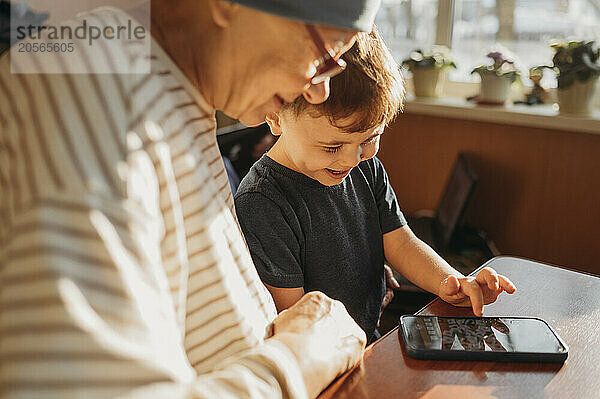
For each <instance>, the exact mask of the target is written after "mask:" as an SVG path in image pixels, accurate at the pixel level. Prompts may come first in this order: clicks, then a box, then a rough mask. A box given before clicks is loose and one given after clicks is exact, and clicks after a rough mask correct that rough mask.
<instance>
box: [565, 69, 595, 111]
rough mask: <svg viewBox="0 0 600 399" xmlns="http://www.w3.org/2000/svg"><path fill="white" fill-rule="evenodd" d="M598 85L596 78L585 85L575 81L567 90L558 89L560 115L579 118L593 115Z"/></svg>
mask: <svg viewBox="0 0 600 399" xmlns="http://www.w3.org/2000/svg"><path fill="white" fill-rule="evenodd" d="M597 83H598V77H597V76H596V77H595V78H591V79H589V80H587V81H586V82H583V83H582V82H580V81H578V80H575V81H574V82H573V84H571V86H569V87H567V88H566V89H557V91H556V92H557V96H558V105H559V109H560V113H561V114H567V115H579V116H588V115H591V114H592V110H593V106H594V94H596V86H597Z"/></svg>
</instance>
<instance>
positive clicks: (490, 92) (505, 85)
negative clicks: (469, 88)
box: [478, 73, 512, 104]
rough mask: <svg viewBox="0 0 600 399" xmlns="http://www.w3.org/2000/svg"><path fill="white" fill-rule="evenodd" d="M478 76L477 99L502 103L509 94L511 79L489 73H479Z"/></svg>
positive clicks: (484, 101)
mask: <svg viewBox="0 0 600 399" xmlns="http://www.w3.org/2000/svg"><path fill="white" fill-rule="evenodd" d="M479 76H481V86H480V93H479V98H478V101H479V102H482V103H490V104H504V103H505V102H506V100H507V99H508V96H509V95H510V88H511V86H512V82H511V80H510V79H509V78H506V77H502V76H497V75H495V74H491V73H480V74H479Z"/></svg>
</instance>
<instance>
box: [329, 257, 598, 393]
mask: <svg viewBox="0 0 600 399" xmlns="http://www.w3.org/2000/svg"><path fill="white" fill-rule="evenodd" d="M484 266H491V267H493V268H494V269H495V270H496V271H498V273H500V274H504V275H506V276H508V277H509V278H510V279H511V280H512V281H513V282H514V283H515V285H516V286H517V292H516V293H515V294H513V295H508V294H506V293H503V294H502V295H501V296H500V297H499V298H498V300H497V301H496V302H495V303H493V304H491V305H488V306H486V307H485V309H484V315H485V316H536V317H541V318H542V319H544V320H546V321H547V322H548V323H549V324H550V325H551V326H552V327H553V328H554V329H555V331H556V332H557V333H558V334H559V335H560V336H561V337H562V338H563V339H564V341H565V342H566V344H567V345H568V346H569V357H568V359H567V361H566V362H565V363H564V364H527V363H494V362H455V361H425V360H414V359H412V358H410V357H408V356H406V354H405V353H404V349H403V346H402V339H401V337H400V335H399V333H398V328H395V329H393V330H392V331H390V332H389V333H388V334H386V335H385V336H384V337H382V338H381V339H379V340H378V341H377V342H375V343H374V344H373V345H372V346H371V347H370V348H368V349H367V351H366V353H365V359H364V364H363V365H362V366H361V367H360V368H357V369H355V370H353V371H351V372H349V373H347V374H346V375H344V376H342V377H341V378H339V379H338V380H337V381H335V382H334V383H332V385H331V386H329V388H328V389H327V390H325V392H323V394H322V395H321V397H322V398H333V397H335V398H338V397H340V398H424V399H432V398H460V399H475V398H526V399H529V398H574V399H580V398H581V399H583V398H585V399H588V398H600V278H599V277H596V276H592V275H588V274H583V273H579V272H575V271H571V270H567V269H563V268H559V267H556V266H550V265H545V264H541V263H538V262H533V261H530V260H525V259H520V258H513V257H497V258H494V259H492V260H490V261H489V262H488V263H487V264H486V265H484ZM418 314H424V315H456V316H459V315H465V316H466V315H470V316H472V315H473V314H472V313H471V312H470V310H467V309H464V308H456V307H453V306H451V305H448V304H446V303H445V302H443V301H441V300H440V299H436V300H434V301H433V302H431V303H430V304H429V305H427V306H426V307H425V308H423V309H422V310H421V311H419V312H418Z"/></svg>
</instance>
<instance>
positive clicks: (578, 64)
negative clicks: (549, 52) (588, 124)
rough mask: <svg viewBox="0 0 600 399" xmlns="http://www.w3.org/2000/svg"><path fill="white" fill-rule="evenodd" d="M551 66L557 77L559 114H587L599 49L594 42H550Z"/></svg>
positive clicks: (599, 71)
mask: <svg viewBox="0 0 600 399" xmlns="http://www.w3.org/2000/svg"><path fill="white" fill-rule="evenodd" d="M551 47H552V48H553V49H554V57H553V58H552V63H553V65H552V66H544V67H546V68H550V69H552V70H553V71H554V72H555V73H556V75H557V80H558V90H557V97H558V105H559V109H560V113H561V114H573V115H590V114H591V113H592V105H593V98H594V94H595V91H596V84H597V83H598V77H599V76H600V65H599V64H598V59H599V58H600V49H597V48H596V49H595V48H594V42H593V41H590V42H584V41H571V42H568V43H564V42H563V43H554V44H552V45H551Z"/></svg>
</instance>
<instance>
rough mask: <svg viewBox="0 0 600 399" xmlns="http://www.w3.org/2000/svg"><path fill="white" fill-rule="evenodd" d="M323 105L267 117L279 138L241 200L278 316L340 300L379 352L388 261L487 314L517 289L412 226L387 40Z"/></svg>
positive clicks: (377, 41) (399, 92)
mask: <svg viewBox="0 0 600 399" xmlns="http://www.w3.org/2000/svg"><path fill="white" fill-rule="evenodd" d="M343 58H344V60H345V61H346V63H347V67H346V70H345V71H344V72H343V73H342V74H340V75H338V76H336V77H334V78H333V79H332V80H331V82H330V84H331V86H332V90H331V93H332V94H331V95H330V96H329V99H328V100H327V101H326V102H325V103H323V104H319V105H312V104H309V103H307V102H306V100H305V99H304V98H303V97H302V96H301V97H299V98H298V99H297V100H296V101H295V102H293V103H291V104H286V105H285V106H284V107H283V108H282V109H281V111H280V112H279V113H278V114H270V115H268V116H267V122H268V124H269V126H270V127H271V131H272V133H273V134H274V135H276V136H279V138H278V140H277V142H276V143H275V145H274V146H273V148H272V149H271V150H270V151H269V152H268V153H267V154H265V155H264V156H263V157H262V158H261V159H260V160H259V161H258V162H257V163H256V164H254V166H253V167H252V169H251V170H250V172H249V173H248V175H247V176H246V177H245V178H244V179H243V181H242V183H241V185H240V187H239V189H238V192H237V194H236V196H235V204H236V209H237V214H238V218H239V221H240V225H241V227H242V230H243V232H244V235H245V237H246V241H247V243H248V246H249V248H250V252H251V254H252V258H253V260H254V264H255V265H256V268H257V270H258V273H259V275H260V277H261V279H262V280H263V282H264V283H265V285H266V286H267V288H268V289H269V291H270V292H271V294H272V296H273V299H274V300H275V305H276V306H277V310H278V311H281V310H283V309H286V308H287V307H289V306H291V305H293V304H294V303H295V302H296V301H297V300H299V299H300V298H301V297H302V295H303V294H304V293H305V292H308V291H315V290H318V291H322V292H324V293H325V294H327V295H329V296H330V297H332V298H335V299H338V300H340V301H341V302H342V303H344V305H345V306H346V308H347V309H348V312H349V313H350V315H352V317H354V319H355V320H356V322H357V323H358V324H359V325H360V326H361V327H362V328H363V330H365V332H366V334H367V337H368V338H369V341H372V340H373V339H374V338H375V337H376V336H377V332H376V327H377V321H378V317H379V312H380V308H381V304H382V300H383V297H384V294H385V273H384V260H387V261H388V263H389V264H390V265H391V266H392V267H393V268H394V269H395V270H396V271H398V272H399V273H401V274H403V275H404V276H406V277H407V278H408V279H409V280H410V281H412V282H413V283H415V284H416V285H418V286H420V287H422V288H423V289H426V290H427V291H430V292H432V293H435V294H437V295H439V296H440V297H441V298H442V299H443V300H445V301H446V302H449V303H452V304H454V305H457V306H472V307H473V311H474V313H475V314H476V315H481V314H482V312H483V305H484V304H488V303H491V302H494V301H495V300H496V298H497V297H498V295H499V294H500V293H501V292H502V291H507V292H509V293H512V292H514V291H515V287H514V286H513V284H512V283H511V282H510V281H509V280H508V279H507V278H506V277H504V276H500V275H498V274H496V272H495V271H494V270H492V269H489V268H486V269H483V270H482V271H481V272H480V273H479V274H478V275H477V277H476V278H472V277H464V276H463V275H462V274H460V273H459V272H458V271H456V270H454V269H453V268H452V267H451V266H450V265H449V264H448V263H446V262H445V261H444V260H443V259H442V258H441V257H440V256H438V255H437V254H436V253H435V252H434V251H433V250H432V249H431V248H430V247H429V246H427V245H426V244H425V243H423V242H422V241H421V240H419V239H418V238H417V237H416V236H415V235H414V234H413V233H412V232H411V230H410V228H409V227H408V226H407V225H406V220H405V218H404V216H403V214H402V212H401V211H400V207H399V206H398V202H397V200H396V195H395V194H394V190H393V189H392V187H391V185H390V183H389V181H388V176H387V174H386V172H385V169H384V168H383V165H382V164H381V162H380V161H379V160H378V159H377V158H376V157H375V155H376V154H377V151H378V149H379V139H380V136H381V134H382V133H383V129H384V127H385V126H386V125H387V124H388V123H389V122H390V121H391V120H392V119H393V118H394V117H395V115H396V114H397V111H398V109H399V108H400V107H401V105H402V101H403V95H404V89H403V83H402V77H401V75H400V73H399V71H398V66H397V65H396V63H395V62H394V60H393V58H392V57H391V55H390V54H389V51H388V50H387V48H386V47H385V45H384V43H383V41H382V40H381V38H380V37H379V35H378V34H377V33H376V32H373V33H371V34H370V35H364V36H362V37H359V38H358V39H357V42H356V44H355V45H354V46H353V47H352V49H351V50H349V51H348V52H347V53H346V54H345V55H344V57H343Z"/></svg>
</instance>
